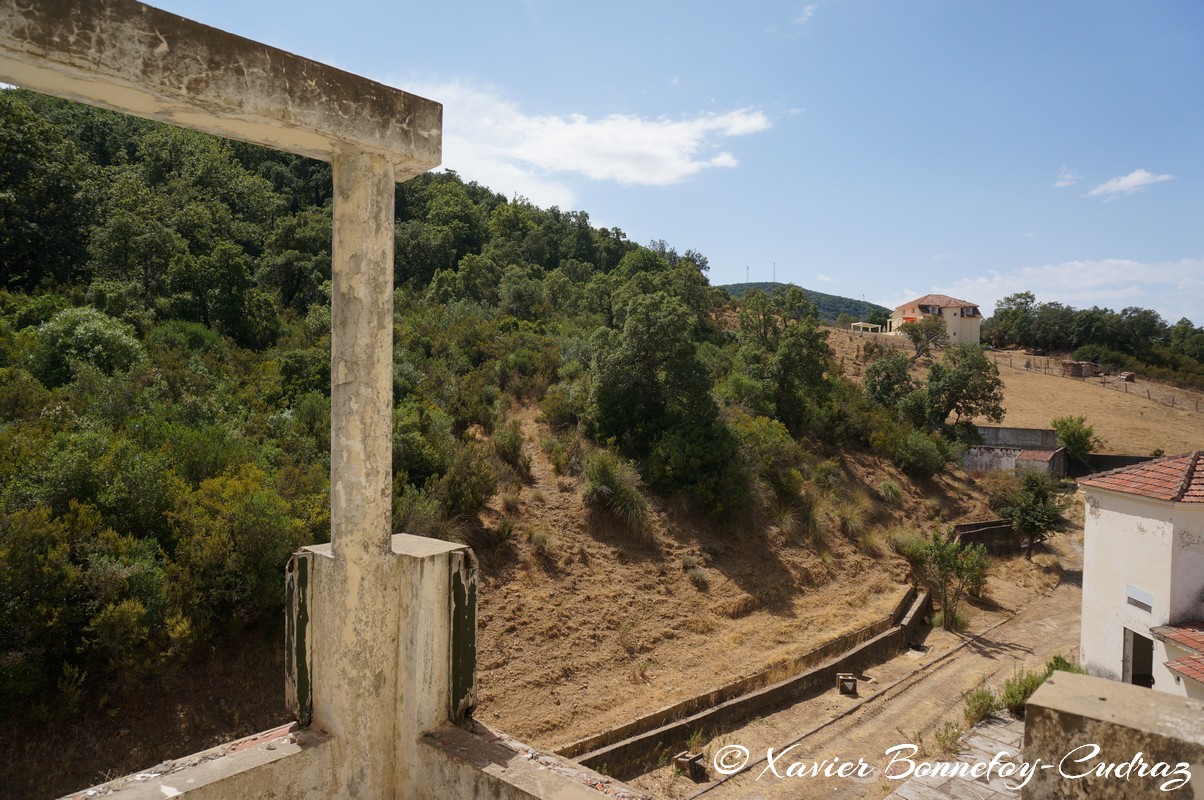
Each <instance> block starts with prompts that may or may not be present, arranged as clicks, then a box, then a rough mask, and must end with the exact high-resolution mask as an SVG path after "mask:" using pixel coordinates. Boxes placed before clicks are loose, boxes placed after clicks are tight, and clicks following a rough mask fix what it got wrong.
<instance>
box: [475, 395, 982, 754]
mask: <svg viewBox="0 0 1204 800" xmlns="http://www.w3.org/2000/svg"><path fill="white" fill-rule="evenodd" d="M536 416H537V410H536V409H535V408H533V407H532V408H525V409H520V410H518V418H519V419H520V420H521V422H522V425H523V431H524V434H525V436H526V439H527V443H526V448H527V452H528V454H529V455H530V456H531V457H532V467H531V478H530V481H529V482H528V483H527V484H526V485H525V486H523V487H522V489H521V491H520V492H519V505H520V510H519V512H518V514H517V515H516V519H517V520H518V522H517V525H516V528H515V532H514V533H513V534H512V535H511V537H510V539H509V540H508V541H507V542H505V543H503V544H501V545H496V546H494V545H491V544H489V541H490V540H491V538H490V537H491V536H492V534H490V533H488V531H495V530H497V529H499V528H500V526H501V524H502V517H503V509H502V505H501V502H502V501H501V499H500V498H495V500H494V502H493V507H492V508H491V509H490V510H489V511H488V512H487V513H486V514H485V515H483V519H484V520H485V523H486V525H487V529H488V530H487V531H486V532H482V533H480V534H479V535H478V537H477V539H478V541H474V542H473V544H474V547H475V548H476V550H477V553H478V555H479V557H480V558H481V575H482V586H481V591H480V603H481V606H480V612H479V637H478V663H479V667H480V687H481V692H480V706H479V709H478V711H477V716H478V717H479V718H480V719H481V720H482V721H484V722H486V723H487V724H491V725H495V726H497V727H499V728H500V729H502V730H504V731H506V732H507V733H509V734H511V735H514V736H517V737H518V738H520V739H527V740H529V741H530V742H531V743H532V744H535V745H539V746H542V747H549V748H555V747H559V746H562V745H564V744H567V743H569V742H572V741H575V740H577V739H579V738H582V737H584V736H586V735H589V734H594V733H598V732H601V731H604V730H607V729H609V728H611V727H614V726H616V725H618V724H621V723H625V722H628V721H630V720H632V719H634V718H636V717H638V716H641V715H642V714H646V713H648V712H651V711H654V710H656V709H658V708H661V707H664V706H668V705H670V704H672V703H674V702H676V701H679V700H682V699H685V698H687V697H690V696H693V695H696V694H699V693H701V692H703V691H705V690H707V689H711V688H714V687H717V686H720V685H723V684H725V683H728V682H730V681H733V680H736V679H738V678H741V677H744V676H746V675H750V674H753V673H755V672H758V671H761V670H762V669H765V668H767V667H769V666H771V665H773V664H775V663H778V662H781V661H785V660H786V659H788V658H791V657H794V656H798V655H801V654H802V653H805V652H807V651H808V650H811V649H813V648H815V647H817V646H819V645H820V644H823V643H824V642H825V641H828V640H830V639H832V638H835V637H837V636H839V635H841V634H844V633H847V632H851V631H853V630H856V629H858V628H860V627H862V626H864V625H866V624H868V623H870V622H871V621H873V620H875V619H877V618H879V617H881V616H885V615H886V614H888V613H889V611H890V609H892V608H893V606H894V605H895V604H896V603H897V601H898V600H899V598H900V596H901V594H902V592H903V591H904V590H905V587H906V586H907V582H906V566H905V564H904V562H903V561H902V560H901V559H900V558H898V557H897V556H894V555H893V554H892V553H889V551H888V550H887V549H886V548H885V547H883V546H882V544H881V542H880V540H878V539H877V538H876V537H874V536H863V537H856V536H849V535H846V534H841V533H839V532H838V531H833V530H832V529H831V527H830V526H826V527H827V529H826V530H825V531H824V532H823V533H822V534H820V535H817V536H813V537H810V538H806V539H804V538H803V537H801V536H793V537H792V536H788V535H786V534H784V533H782V532H781V531H779V530H777V529H774V528H772V527H771V526H769V525H768V524H761V525H751V524H750V525H747V526H732V527H730V528H728V529H726V530H723V529H719V528H717V527H715V526H714V525H712V524H710V523H708V522H706V521H704V520H698V519H694V518H691V517H689V516H688V515H687V514H685V513H684V512H683V511H682V510H680V509H673V508H670V507H668V506H666V505H663V504H655V513H654V517H655V519H654V528H655V544H654V545H651V546H645V545H639V544H637V543H636V542H635V540H634V537H633V536H632V534H630V533H628V532H626V531H625V530H622V529H618V528H616V527H614V526H613V525H611V524H609V523H608V521H607V520H605V519H599V518H598V517H596V516H593V515H591V514H590V513H589V512H588V511H587V509H586V508H585V506H584V504H583V502H582V500H581V485H580V484H581V479H580V478H574V477H565V476H559V475H556V474H555V473H554V471H553V469H552V465H551V464H550V462H549V461H548V459H547V456H546V455H545V454H544V452H543V451H542V449H541V448H540V446H539V442H540V440H541V438H542V437H543V436H544V435H545V434H546V428H545V427H544V426H543V425H541V424H539V423H537V422H536ZM845 470H846V471H847V474H848V475H849V476H851V477H852V481H853V485H858V479H859V478H860V479H861V480H865V481H870V480H880V479H881V478H883V477H893V478H894V479H895V480H896V481H897V482H898V483H899V484H900V485H901V486H903V487H904V497H902V498H901V499H900V500H898V501H897V502H896V503H894V504H888V503H885V502H883V501H880V500H876V499H874V500H871V498H869V497H868V496H864V497H860V498H859V501H860V502H861V503H862V504H863V506H864V508H865V518H866V521H867V529H870V528H872V525H869V524H868V523H870V522H871V521H872V522H874V523H876V524H878V525H883V524H894V523H896V522H901V521H908V520H912V521H915V520H917V519H918V518H921V517H923V516H924V515H932V514H933V512H935V513H936V514H940V515H943V516H945V517H946V518H947V519H958V520H960V519H964V518H984V517H985V516H988V515H989V512H987V511H986V510H985V508H984V507H983V506H982V504H981V502H979V501H977V500H976V499H974V497H973V494H972V491H971V490H970V489H969V487H968V484H966V482H965V478H964V477H962V478H942V479H941V480H940V481H937V482H934V483H933V485H932V487H931V488H932V491H934V492H935V493H936V495H935V496H936V498H941V499H929V500H928V502H927V503H925V502H924V498H923V497H922V496H921V495H919V494H918V493H917V492H916V491H915V489H914V488H913V487H910V485H909V483H908V482H907V481H906V479H904V478H903V477H902V476H900V475H898V473H897V472H894V470H893V467H890V466H889V465H886V464H879V463H877V462H876V461H875V460H873V459H865V458H863V459H854V458H849V459H846V466H845ZM871 485H872V484H871ZM532 534H534V536H532ZM548 538H550V540H551V544H550V545H548V546H547V547H546V548H544V549H546V551H547V552H546V553H541V552H540V547H539V546H538V545H539V544H540V542H541V541H544V542H546V541H547V540H548ZM686 556H692V557H694V558H697V559H699V560H700V562H701V563H702V564H703V566H704V570H705V573H706V576H707V585H706V586H698V585H695V583H694V582H692V581H691V579H690V578H689V577H687V575H686V574H685V570H684V569H683V564H682V559H683V557H686Z"/></svg>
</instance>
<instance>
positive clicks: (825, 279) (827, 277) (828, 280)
mask: <svg viewBox="0 0 1204 800" xmlns="http://www.w3.org/2000/svg"><path fill="white" fill-rule="evenodd" d="M815 279H816V280H817V281H823V282H824V283H836V279H835V278H833V277H832V276H831V275H825V274H823V273H822V272H821V273H819V274H818V275H816V276H815Z"/></svg>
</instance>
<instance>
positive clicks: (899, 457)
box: [895, 431, 945, 478]
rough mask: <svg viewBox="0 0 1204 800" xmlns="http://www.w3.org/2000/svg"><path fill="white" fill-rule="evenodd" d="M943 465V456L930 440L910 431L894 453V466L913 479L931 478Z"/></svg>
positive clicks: (917, 432)
mask: <svg viewBox="0 0 1204 800" xmlns="http://www.w3.org/2000/svg"><path fill="white" fill-rule="evenodd" d="M944 465H945V456H944V454H943V453H942V452H941V449H940V448H939V447H938V446H937V445H936V443H934V442H933V441H932V440H931V439H930V438H928V437H927V436H925V435H924V434H922V433H920V432H919V431H912V432H911V433H909V434H907V438H906V439H904V440H903V444H902V445H901V446H900V447H899V450H898V452H896V453H895V466H897V467H898V468H899V469H901V470H903V471H904V472H906V473H907V474H908V475H910V476H912V477H913V478H931V477H932V476H933V475H935V474H937V473H938V472H940V471H941V467H943V466H944Z"/></svg>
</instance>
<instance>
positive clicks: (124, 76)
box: [0, 0, 443, 181]
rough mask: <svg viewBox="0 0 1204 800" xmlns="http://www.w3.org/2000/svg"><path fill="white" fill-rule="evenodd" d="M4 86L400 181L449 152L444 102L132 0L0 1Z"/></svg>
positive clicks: (0, 69) (0, 56) (0, 59)
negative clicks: (371, 159)
mask: <svg viewBox="0 0 1204 800" xmlns="http://www.w3.org/2000/svg"><path fill="white" fill-rule="evenodd" d="M0 80H3V81H8V82H11V83H15V84H17V85H19V86H23V87H25V88H28V89H33V90H35V91H38V92H44V93H46V94H54V95H57V96H59V97H66V98H70V99H72V100H77V101H79V102H83V103H89V104H91V105H98V106H103V107H104V108H109V109H112V110H114V111H120V112H122V113H126V114H134V115H135V116H139V117H145V118H147V119H154V120H158V121H160V122H168V123H171V124H173V125H179V126H182V127H185V128H194V129H197V130H202V131H206V132H208V133H212V134H216V135H218V136H225V137H228V138H231V139H241V140H243V141H247V142H252V143H254V144H260V145H264V146H266V147H272V148H275V149H277V150H285V151H288V152H291V153H299V154H301V155H306V156H310V157H311V158H318V159H322V160H324V161H330V160H331V158H332V156H333V153H334V151H335V149H336V148H337V147H340V146H348V147H351V148H353V149H356V150H359V151H362V152H366V153H375V154H378V155H381V156H383V157H384V158H386V159H387V160H389V161H390V162H392V163H393V165H394V168H395V176H396V179H397V180H398V181H404V180H407V179H408V178H410V177H413V176H414V175H417V174H419V173H421V172H425V171H426V170H428V169H430V168H432V167H435V166H438V165H439V161H440V158H441V154H442V125H443V106H442V105H440V104H439V103H436V102H433V101H431V100H426V99H424V98H421V97H417V96H415V95H412V94H408V93H406V92H403V91H400V90H398V89H394V88H392V87H389V86H385V85H383V84H380V83H376V82H375V81H370V80H367V79H366V78H361V77H358V76H356V75H352V74H350V73H347V72H343V71H342V70H338V69H334V68H333V67H328V66H326V65H324V64H319V63H318V62H316V61H311V60H309V59H306V58H301V57H299V56H295V55H293V54H291V53H286V52H284V51H283V50H277V49H275V48H273V47H268V46H267V45H264V44H260V43H258V42H253V41H250V40H249V39H244V38H242V37H240V36H234V35H233V34H229V33H225V32H224V31H220V30H217V29H216V28H211V27H209V26H208V25H202V24H200V23H198V22H193V21H192V20H188V19H184V18H183V17H179V16H176V15H175V14H169V13H167V12H166V11H160V10H159V9H156V8H151V7H150V6H146V5H143V4H141V3H136V2H132V1H131V0H104V2H101V1H100V0H0Z"/></svg>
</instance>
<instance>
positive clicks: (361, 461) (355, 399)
mask: <svg viewBox="0 0 1204 800" xmlns="http://www.w3.org/2000/svg"><path fill="white" fill-rule="evenodd" d="M332 163H333V167H334V244H333V266H332V273H333V274H332V278H333V280H332V284H333V288H332V295H331V335H330V340H331V342H330V343H331V365H330V384H331V385H330V538H331V543H332V545H333V548H334V554H335V557H336V558H339V559H346V560H348V561H353V562H358V561H360V560H362V559H365V558H368V559H371V558H375V557H380V556H383V555H385V554H387V553H388V552H389V535H390V533H391V531H390V512H391V506H390V502H391V500H390V497H391V494H392V490H393V467H392V422H393V418H392V413H393V195H394V191H395V183H394V180H393V167H392V165H391V164H390V163H389V162H388V161H386V160H385V159H383V158H380V157H376V156H370V155H365V154H363V153H358V152H355V151H342V150H340V151H337V152H336V153H335V157H334V160H333V162H332Z"/></svg>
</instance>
